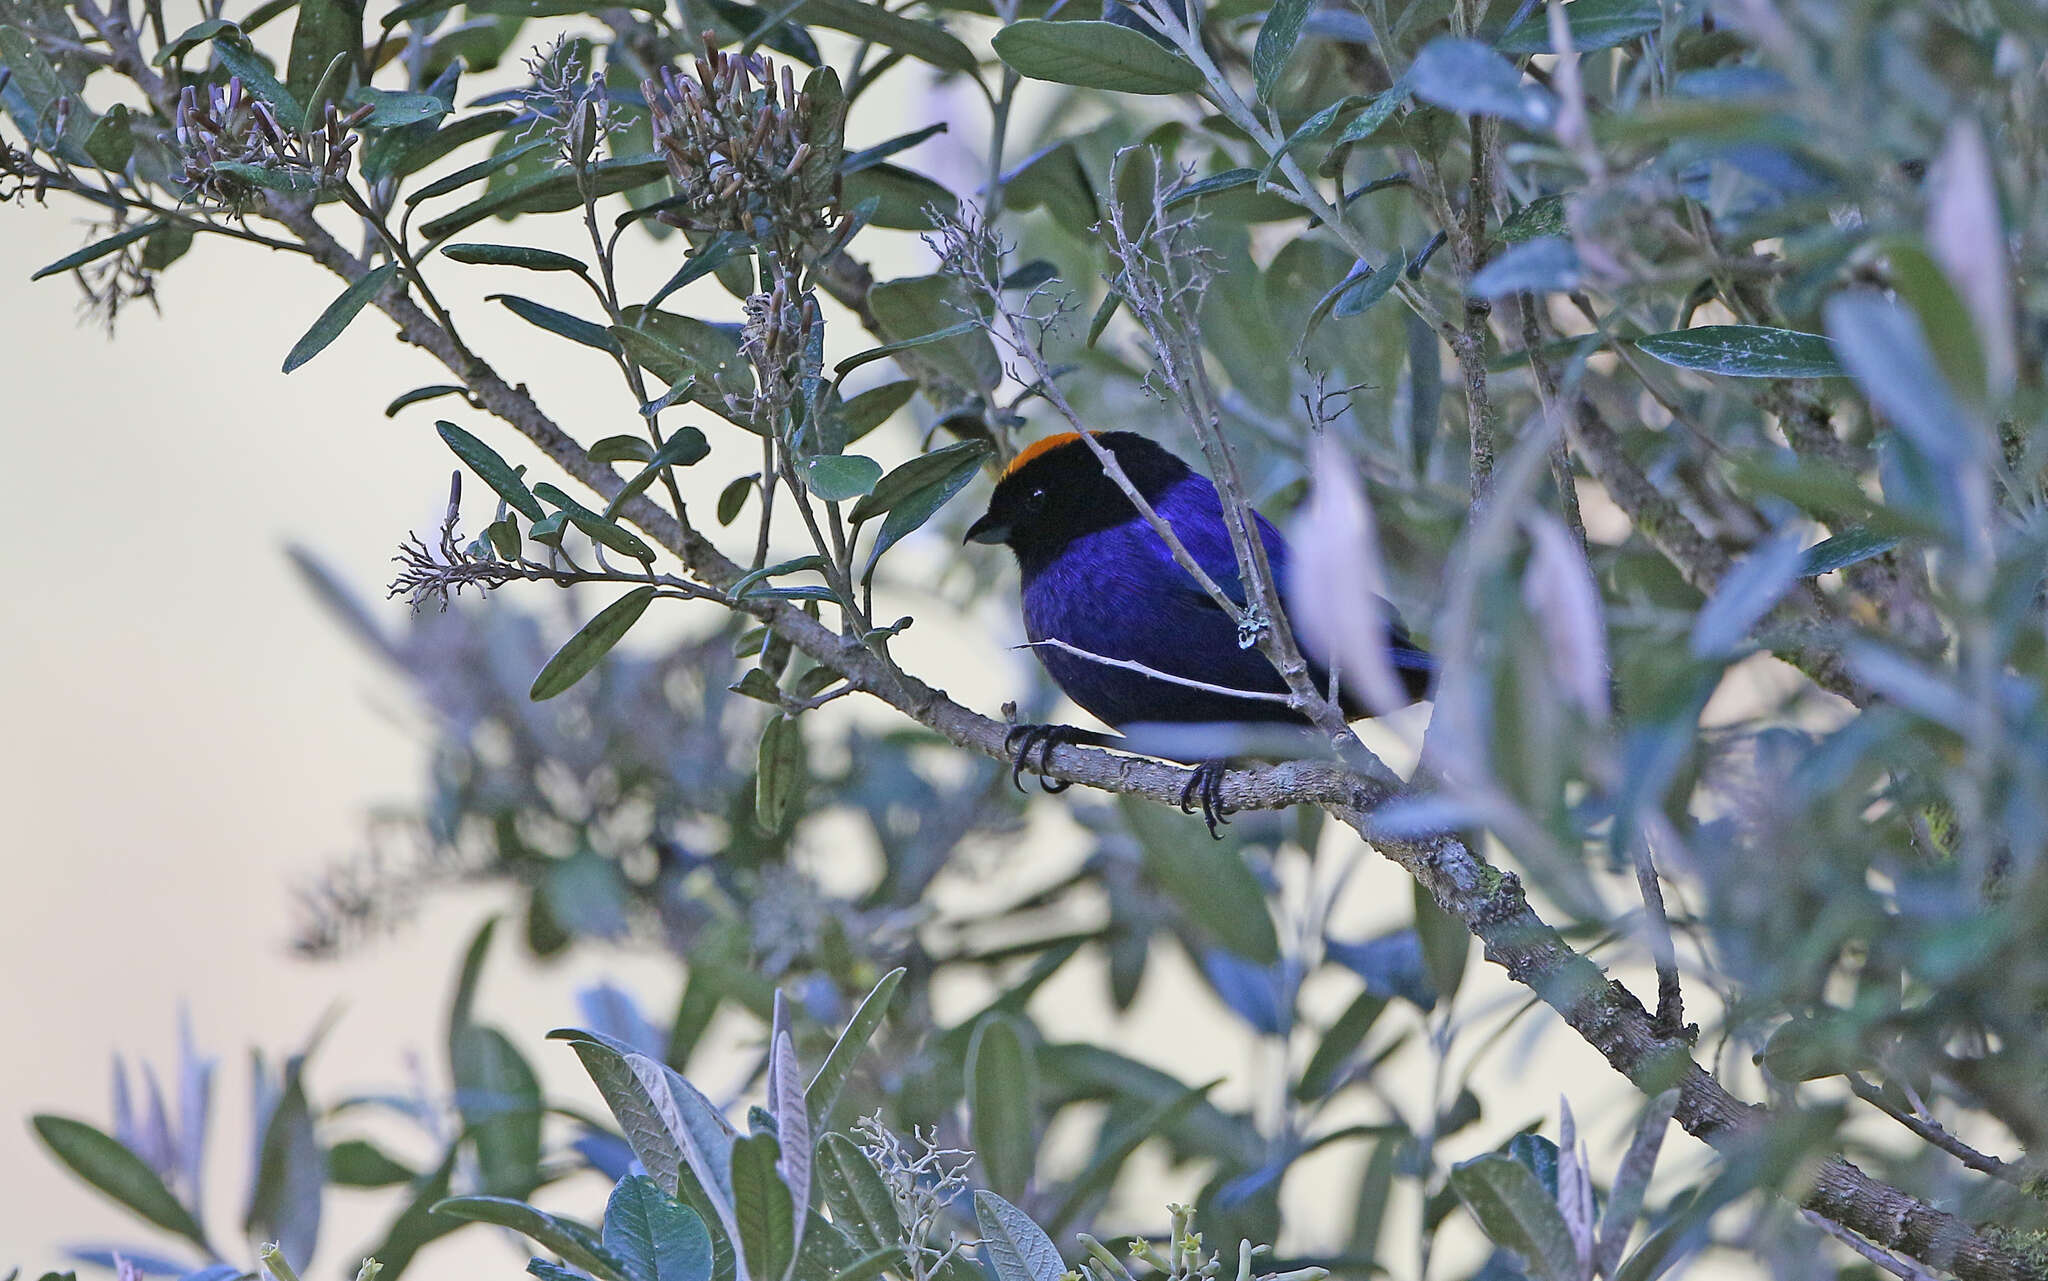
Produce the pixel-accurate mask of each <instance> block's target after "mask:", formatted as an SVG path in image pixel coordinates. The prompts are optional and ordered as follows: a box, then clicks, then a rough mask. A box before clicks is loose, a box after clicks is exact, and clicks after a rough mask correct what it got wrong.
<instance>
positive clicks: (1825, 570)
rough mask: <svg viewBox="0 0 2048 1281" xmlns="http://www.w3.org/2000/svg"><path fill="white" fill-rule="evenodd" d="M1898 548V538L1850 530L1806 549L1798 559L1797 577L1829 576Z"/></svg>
mask: <svg viewBox="0 0 2048 1281" xmlns="http://www.w3.org/2000/svg"><path fill="white" fill-rule="evenodd" d="M1898 545H1899V536H1898V535H1897V534H1880V533H1878V532H1877V531H1876V530H1873V529H1869V528H1866V527H1864V526H1861V525H1856V526H1852V527H1850V528H1848V529H1845V530H1843V531H1842V532H1841V533H1839V534H1836V535H1835V536H1834V537H1833V538H1829V539H1825V540H1823V541H1821V542H1818V543H1815V544H1814V545H1813V546H1811V547H1809V548H1807V549H1806V551H1805V552H1804V553H1803V554H1802V555H1801V556H1800V558H1799V576H1800V577H1801V578H1812V577H1814V576H1815V575H1817V574H1832V573H1834V572H1835V571H1836V570H1838V569H1846V568H1848V567H1849V566H1851V565H1854V564H1857V563H1858V562H1860V561H1866V560H1869V559H1870V558H1871V557H1873V556H1882V555H1884V554H1885V553H1886V552H1888V551H1890V550H1891V549H1892V548H1894V547H1897V546H1898Z"/></svg>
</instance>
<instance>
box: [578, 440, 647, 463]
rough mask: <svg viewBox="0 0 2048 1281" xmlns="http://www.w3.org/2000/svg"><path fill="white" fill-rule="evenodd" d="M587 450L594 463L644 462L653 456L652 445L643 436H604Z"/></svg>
mask: <svg viewBox="0 0 2048 1281" xmlns="http://www.w3.org/2000/svg"><path fill="white" fill-rule="evenodd" d="M589 452H590V461H591V462H594V463H644V462H647V461H648V460H649V459H651V458H653V457H654V446H653V445H652V444H650V443H649V442H648V440H647V438H646V437H645V436H606V437H605V438H604V439H603V440H600V441H598V442H597V443H596V444H594V445H592V446H591V447H590V451H589Z"/></svg>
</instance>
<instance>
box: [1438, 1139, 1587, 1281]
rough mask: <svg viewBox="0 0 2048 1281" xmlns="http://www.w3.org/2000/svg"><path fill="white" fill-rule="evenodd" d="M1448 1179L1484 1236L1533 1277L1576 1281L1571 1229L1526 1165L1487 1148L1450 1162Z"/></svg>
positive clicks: (1547, 1279) (1576, 1261)
mask: <svg viewBox="0 0 2048 1281" xmlns="http://www.w3.org/2000/svg"><path fill="white" fill-rule="evenodd" d="M1450 1182H1451V1187H1452V1189H1453V1190H1455V1191H1456V1192H1457V1194H1458V1199H1459V1200H1461V1201H1463V1202H1464V1203H1465V1208H1466V1209H1468V1210H1470V1211H1471V1212H1472V1217H1473V1218H1475V1219H1478V1220H1479V1226H1480V1227H1482V1228H1484V1229H1485V1230H1486V1235H1487V1236H1489V1237H1491V1238H1493V1241H1494V1243H1495V1244H1497V1245H1500V1246H1502V1247H1504V1248H1506V1249H1509V1250H1513V1251H1514V1252H1515V1253H1516V1254H1517V1255H1520V1256H1521V1259H1522V1262H1523V1263H1524V1264H1526V1265H1527V1266H1528V1268H1529V1275H1530V1276H1531V1277H1532V1278H1535V1281H1577V1278H1578V1254H1577V1251H1576V1249H1575V1247H1574V1246H1573V1245H1572V1236H1571V1230H1570V1229H1569V1228H1567V1227H1566V1226H1565V1222H1564V1216H1563V1215H1562V1214H1560V1213H1559V1212H1558V1209H1557V1203H1556V1202H1554V1201H1552V1200H1551V1199H1550V1197H1549V1195H1548V1194H1547V1193H1545V1192H1544V1190H1543V1185H1542V1184H1541V1183H1540V1182H1538V1181H1537V1178H1536V1176H1535V1175H1534V1174H1532V1173H1530V1171H1529V1167H1527V1166H1525V1165H1523V1164H1522V1163H1521V1162H1519V1161H1517V1160H1515V1159H1514V1158H1512V1157H1507V1156H1502V1155H1501V1154H1500V1153H1498V1152H1489V1153H1487V1154H1486V1155H1484V1156H1480V1157H1475V1158H1473V1159H1472V1160H1470V1161H1466V1162H1463V1163H1461V1164H1458V1165H1454V1166H1452V1167H1451V1179H1450Z"/></svg>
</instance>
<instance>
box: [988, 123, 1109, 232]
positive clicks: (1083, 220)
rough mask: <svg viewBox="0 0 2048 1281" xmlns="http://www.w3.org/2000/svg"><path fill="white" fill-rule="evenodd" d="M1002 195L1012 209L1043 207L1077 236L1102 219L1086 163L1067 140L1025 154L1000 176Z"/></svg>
mask: <svg viewBox="0 0 2048 1281" xmlns="http://www.w3.org/2000/svg"><path fill="white" fill-rule="evenodd" d="M1003 197H1004V200H1005V202H1006V203H1007V204H1008V205H1009V206H1010V208H1012V209H1016V210H1019V211H1025V210H1031V209H1044V210H1045V211H1046V212H1047V213H1049V214H1051V215H1052V218H1053V221H1055V222H1057V223H1059V224H1060V225H1061V226H1062V227H1065V228H1066V229H1067V230H1068V231H1070V232H1073V233H1074V234H1075V235H1077V236H1086V235H1088V234H1090V232H1089V229H1090V228H1092V227H1093V226H1094V225H1095V224H1096V223H1098V222H1100V221H1101V220H1102V207H1101V204H1100V203H1099V202H1098V201H1097V199H1096V195H1095V184H1094V183H1092V182H1090V181H1089V179H1088V169H1087V166H1085V165H1083V164H1082V163H1081V155H1080V152H1079V151H1078V150H1077V149H1076V148H1075V146H1074V144H1073V142H1072V141H1071V140H1069V141H1065V142H1058V143H1054V144H1053V145H1052V146H1050V147H1047V148H1045V149H1044V150H1042V151H1039V152H1037V153H1036V154H1034V155H1031V156H1027V157H1026V158H1025V159H1024V161H1023V162H1022V163H1020V164H1019V165H1018V166H1017V167H1016V168H1015V169H1012V170H1011V171H1010V172H1009V173H1008V174H1007V175H1005V176H1004V178H1003Z"/></svg>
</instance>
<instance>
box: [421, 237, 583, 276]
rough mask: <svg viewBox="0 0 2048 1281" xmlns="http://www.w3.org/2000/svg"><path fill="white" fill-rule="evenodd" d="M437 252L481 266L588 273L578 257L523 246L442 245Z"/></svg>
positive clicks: (459, 260) (458, 260)
mask: <svg viewBox="0 0 2048 1281" xmlns="http://www.w3.org/2000/svg"><path fill="white" fill-rule="evenodd" d="M441 253H442V254H443V256H445V257H449V258H453V259H454V260H455V261H457V262H466V263H474V264H477V265H479V266H485V267H524V268H525V269H526V270H528V271H573V272H577V273H578V274H581V273H583V272H586V271H588V270H589V268H587V267H585V266H584V265H583V260H582V259H580V258H573V257H571V256H569V255H568V254H558V253H556V252H555V251H554V250H552V249H535V248H532V247H531V246H527V245H473V244H472V245H443V246H442V247H441Z"/></svg>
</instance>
